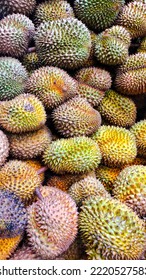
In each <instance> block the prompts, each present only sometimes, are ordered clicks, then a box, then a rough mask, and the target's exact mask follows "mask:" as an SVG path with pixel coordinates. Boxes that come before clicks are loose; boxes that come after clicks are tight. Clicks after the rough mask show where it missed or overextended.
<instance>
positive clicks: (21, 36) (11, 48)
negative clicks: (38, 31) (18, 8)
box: [0, 14, 35, 57]
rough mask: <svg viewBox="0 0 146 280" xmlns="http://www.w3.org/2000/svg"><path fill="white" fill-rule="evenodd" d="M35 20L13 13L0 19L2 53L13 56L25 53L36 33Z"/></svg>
mask: <svg viewBox="0 0 146 280" xmlns="http://www.w3.org/2000/svg"><path fill="white" fill-rule="evenodd" d="M34 32H35V29H34V24H33V22H32V21H31V20H30V19H29V18H28V17H26V16H25V15H22V14H12V15H8V16H7V17H5V18H3V19H2V20H1V21H0V53H1V55H7V56H8V55H9V56H12V57H20V56H22V55H24V54H25V53H26V51H27V49H28V46H29V42H30V40H31V39H32V37H33V35H34Z"/></svg>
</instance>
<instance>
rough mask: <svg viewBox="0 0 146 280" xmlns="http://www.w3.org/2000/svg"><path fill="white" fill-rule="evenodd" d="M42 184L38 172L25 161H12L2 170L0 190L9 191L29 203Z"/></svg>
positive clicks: (0, 172) (0, 171) (0, 173)
mask: <svg viewBox="0 0 146 280" xmlns="http://www.w3.org/2000/svg"><path fill="white" fill-rule="evenodd" d="M40 183H41V180H40V177H39V175H38V174H37V172H36V170H35V169H34V168H33V167H32V166H30V165H29V164H27V163H26V162H24V161H20V160H10V161H8V162H7V163H6V164H5V165H4V166H3V167H2V168H1V170H0V189H5V190H9V191H11V192H13V193H15V194H16V195H17V196H18V197H20V198H21V199H22V200H23V201H24V202H28V201H30V200H31V198H32V197H33V194H34V191H35V189H36V187H39V186H40Z"/></svg>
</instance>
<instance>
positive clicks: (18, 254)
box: [10, 244, 42, 260]
mask: <svg viewBox="0 0 146 280" xmlns="http://www.w3.org/2000/svg"><path fill="white" fill-rule="evenodd" d="M41 259H42V258H41V257H39V256H37V255H36V254H35V252H33V251H32V248H31V247H30V246H29V245H28V244H23V245H22V246H21V247H20V248H19V247H18V248H17V250H16V251H15V252H14V254H13V255H12V256H11V258H10V260H41Z"/></svg>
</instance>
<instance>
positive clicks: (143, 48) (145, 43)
mask: <svg viewBox="0 0 146 280" xmlns="http://www.w3.org/2000/svg"><path fill="white" fill-rule="evenodd" d="M137 52H138V53H146V36H145V37H144V38H143V39H142V41H141V43H140V46H139V48H138V49H137Z"/></svg>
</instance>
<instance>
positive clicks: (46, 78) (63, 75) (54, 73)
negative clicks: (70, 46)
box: [26, 66, 78, 109]
mask: <svg viewBox="0 0 146 280" xmlns="http://www.w3.org/2000/svg"><path fill="white" fill-rule="evenodd" d="M77 86H78V85H77V82H76V81H75V79H73V78H72V77H71V76H70V75H69V74H68V73H67V72H66V71H64V70H62V69H60V68H57V67H47V66H46V67H41V68H39V69H37V70H35V71H34V72H33V73H32V75H31V76H30V78H29V79H28V81H27V83H26V89H27V92H28V93H31V94H35V95H36V96H37V97H38V98H39V99H40V100H41V101H42V102H43V104H44V106H45V107H46V108H48V109H53V108H54V107H56V106H58V105H59V104H61V103H63V102H64V101H66V100H67V99H69V98H72V97H74V96H75V94H76V93H77V89H78V87H77Z"/></svg>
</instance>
